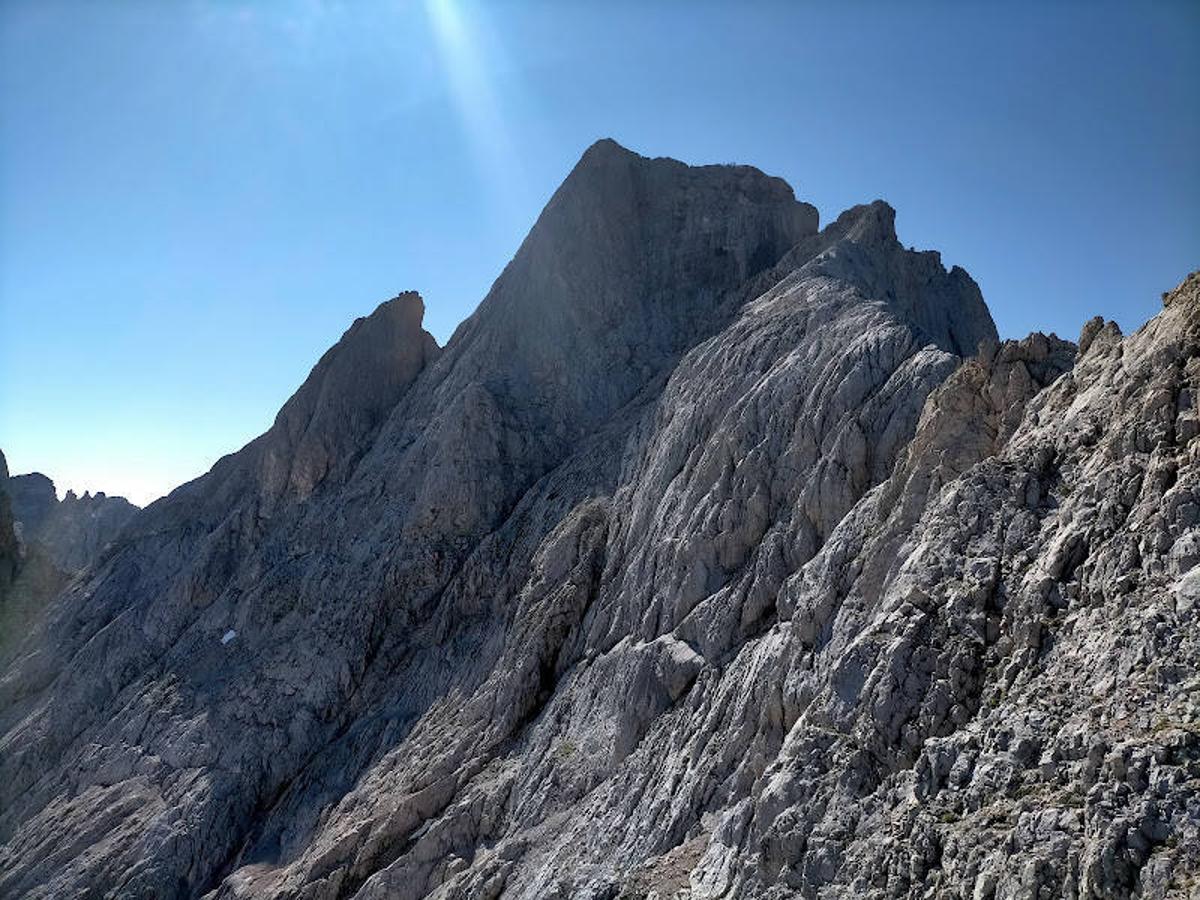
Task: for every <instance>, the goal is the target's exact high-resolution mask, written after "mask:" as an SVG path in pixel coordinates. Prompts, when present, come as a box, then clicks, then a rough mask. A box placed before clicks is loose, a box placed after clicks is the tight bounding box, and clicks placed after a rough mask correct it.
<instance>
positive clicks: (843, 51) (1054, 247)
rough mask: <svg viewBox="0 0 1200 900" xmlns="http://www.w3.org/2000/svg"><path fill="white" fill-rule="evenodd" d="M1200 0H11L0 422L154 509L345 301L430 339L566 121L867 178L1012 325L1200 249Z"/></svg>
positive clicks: (1063, 309) (1103, 305) (1143, 301)
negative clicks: (413, 325) (413, 300)
mask: <svg viewBox="0 0 1200 900" xmlns="http://www.w3.org/2000/svg"><path fill="white" fill-rule="evenodd" d="M1198 46H1200V4H1196V3H1194V2H1192V3H1179V4H1167V3H1159V4H1148V3H1138V4H1129V5H1122V6H1117V5H1107V4H1097V3H1078V4H1064V5H1057V6H1053V5H1051V6H1045V5H1042V4H1037V5H1029V6H1021V5H1017V4H1013V3H1001V4H991V5H983V4H976V3H952V4H951V3H946V4H941V3H937V4H934V3H930V4H925V5H919V4H872V5H868V4H843V3H837V4H834V3H832V2H831V3H828V4H807V3H786V4H785V3H780V4H770V3H765V2H757V3H729V4H715V3H713V4H705V3H697V2H673V3H666V2H664V3H651V2H629V3H618V2H612V0H607V2H604V3H590V4H584V3H572V2H561V0H560V2H545V3H520V4H518V3H501V2H493V3H487V4H481V3H472V2H469V0H429V2H424V3H423V2H401V0H393V2H386V3H370V2H346V3H332V2H328V3H326V2H296V3H284V2H278V3H276V2H272V3H265V2H263V3H236V2H215V0H211V2H203V0H193V2H182V0H181V2H163V0H147V2H136V0H125V2H107V3H94V2H83V0H80V2H75V3H63V2H53V0H50V2H47V0H41V2H34V0H26V2H18V0H0V448H3V449H4V450H5V452H6V453H7V455H8V458H9V465H10V468H11V469H12V470H13V471H14V472H24V471H29V470H31V469H39V470H42V471H44V472H46V473H47V474H49V475H50V476H51V477H52V478H54V479H55V480H56V481H57V483H58V486H59V488H60V491H61V490H63V489H65V488H68V487H70V488H74V489H76V490H78V491H83V490H85V489H90V490H97V489H99V490H106V491H107V492H108V493H110V494H111V493H123V494H125V495H127V496H129V497H130V498H131V499H133V500H135V501H136V502H140V503H144V502H146V501H148V500H150V499H153V498H154V497H156V496H159V495H161V494H162V493H165V492H166V491H168V490H169V489H170V488H171V487H173V486H175V485H176V484H178V483H181V482H182V481H185V480H187V479H189V478H191V477H194V476H196V475H198V474H200V473H202V472H203V471H205V470H206V469H207V468H208V467H209V466H210V465H211V464H212V463H213V462H214V461H215V460H216V459H217V458H218V457H219V456H220V455H222V454H224V453H226V452H229V451H232V450H235V449H237V448H238V447H239V446H241V445H242V444H243V443H244V442H245V441H247V440H248V439H250V438H251V437H253V436H254V435H255V434H257V433H259V432H261V431H262V430H264V429H265V428H266V427H267V426H268V425H269V424H270V422H271V420H272V418H273V417H274V414H275V411H276V410H277V409H278V407H279V406H280V404H281V403H282V402H283V401H284V400H285V399H286V397H287V396H288V395H289V394H290V393H291V392H292V391H293V390H294V389H295V388H296V387H297V386H298V385H299V383H300V382H301V381H302V380H303V379H304V377H305V375H306V374H307V372H308V370H309V368H310V367H311V366H312V364H313V363H314V362H315V361H316V360H317V358H318V356H319V355H320V354H321V352H322V351H323V350H324V349H325V348H326V347H327V346H329V345H330V344H331V343H333V342H334V341H335V340H336V339H337V337H338V336H339V335H340V334H341V332H342V331H343V330H344V329H345V328H346V327H347V326H348V325H349V323H350V322H351V320H352V319H353V318H354V317H355V316H358V315H363V314H365V313H367V312H370V310H371V309H373V308H374V307H375V305H376V304H378V303H379V302H380V301H382V300H385V299H387V298H388V297H390V296H393V295H394V294H396V293H397V292H398V291H400V290H402V289H409V288H412V289H417V290H420V291H421V292H422V294H423V295H424V297H425V301H426V306H427V309H428V312H427V315H426V326H427V327H428V328H429V329H430V330H431V331H432V332H433V333H434V334H435V335H436V336H437V338H438V339H439V341H442V342H444V341H445V340H446V338H447V337H449V335H450V333H451V332H452V331H453V329H454V327H455V325H456V324H457V323H458V322H459V321H461V320H462V319H463V318H464V317H465V316H466V315H467V314H468V313H470V311H471V310H472V309H473V308H474V307H475V305H476V304H477V303H478V302H479V300H480V299H481V298H482V297H483V295H484V294H485V293H486V291H487V289H488V287H489V286H490V284H491V282H492V280H493V279H494V278H495V277H496V275H497V274H498V273H499V271H500V269H501V267H502V266H503V265H504V264H505V262H507V261H508V259H509V258H510V257H511V256H512V254H513V252H514V251H515V250H516V248H517V245H518V244H519V243H520V240H521V238H522V237H523V236H524V234H525V232H526V230H527V229H528V227H529V226H530V225H531V224H532V222H533V220H534V218H535V217H536V215H537V213H538V211H539V210H540V209H541V207H542V205H543V204H544V203H545V202H546V200H547V199H548V198H549V196H550V194H551V193H552V192H553V190H554V188H555V187H556V186H557V184H558V183H559V182H560V181H561V180H562V178H563V177H564V176H565V175H566V173H567V172H568V171H569V170H570V168H571V166H572V165H573V164H574V162H575V160H576V159H577V158H578V157H579V155H580V153H581V152H582V151H583V150H584V148H585V147H586V146H587V145H588V144H590V143H591V142H592V141H594V140H595V139H596V138H599V137H602V136H611V137H614V138H616V139H617V140H618V141H620V142H622V143H623V144H625V145H626V146H628V147H630V148H632V149H634V150H637V151H639V152H641V153H644V154H647V155H670V156H675V157H678V158H680V159H683V160H685V161H688V162H695V163H708V162H743V163H750V164H753V165H756V166H758V167H759V168H761V169H763V170H765V171H767V172H770V173H772V174H777V175H781V176H783V177H785V178H786V179H787V180H788V181H789V182H790V183H791V184H792V186H793V187H794V188H795V189H796V192H797V195H798V196H799V197H801V198H803V199H806V200H808V201H810V202H812V203H814V204H815V205H816V206H817V207H818V209H820V211H821V218H822V221H823V222H825V221H828V220H830V219H831V218H833V217H834V216H836V215H837V213H838V212H840V211H841V210H842V209H844V208H845V207H847V206H850V205H852V204H854V203H858V202H863V201H867V200H871V199H874V198H876V197H883V198H885V199H887V200H888V201H890V202H891V203H892V205H893V206H895V207H896V209H897V210H898V215H897V228H898V230H899V232H900V238H901V240H903V241H904V242H905V243H907V244H914V245H916V246H918V247H922V248H934V249H938V250H941V251H942V255H943V260H944V261H945V262H946V263H947V265H949V264H959V265H962V266H963V267H965V268H966V269H967V270H968V271H970V272H971V273H972V274H973V275H974V276H975V278H976V280H978V281H979V283H980V285H981V287H982V289H983V292H984V296H985V297H986V298H987V300H988V303H989V305H990V306H991V309H992V313H993V315H994V316H995V318H996V321H997V323H998V325H999V328H1000V331H1001V333H1002V334H1003V335H1005V336H1020V335H1023V334H1025V333H1027V332H1028V331H1030V330H1032V329H1042V330H1047V331H1049V330H1054V331H1057V332H1058V333H1059V334H1061V335H1063V336H1066V337H1070V338H1075V337H1076V336H1077V335H1078V332H1079V328H1080V326H1081V325H1082V323H1083V322H1084V321H1085V320H1086V319H1087V318H1089V317H1090V316H1092V315H1096V314H1099V315H1103V316H1105V317H1108V318H1113V319H1116V320H1117V321H1118V322H1119V323H1120V324H1121V326H1122V327H1123V328H1125V329H1126V330H1129V329H1132V328H1136V327H1137V326H1138V325H1140V324H1141V323H1142V322H1143V321H1145V320H1146V319H1147V318H1148V317H1150V316H1151V315H1153V314H1154V312H1155V311H1156V310H1157V309H1158V308H1159V305H1160V301H1159V296H1160V293H1161V292H1162V291H1164V290H1167V289H1169V288H1171V287H1173V286H1174V285H1175V284H1176V283H1178V282H1179V281H1180V280H1182V278H1183V277H1184V275H1186V274H1187V272H1188V271H1190V270H1191V269H1193V268H1196V267H1197V266H1200V160H1198V158H1197V156H1198V148H1200V53H1198V52H1197V49H1196V48H1197V47H1198Z"/></svg>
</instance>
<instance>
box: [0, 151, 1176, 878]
mask: <svg viewBox="0 0 1200 900" xmlns="http://www.w3.org/2000/svg"><path fill="white" fill-rule="evenodd" d="M1198 293H1200V278H1197V277H1193V278H1191V279H1189V281H1188V282H1186V283H1185V284H1184V285H1183V286H1182V287H1181V288H1180V289H1179V291H1177V292H1175V293H1174V294H1173V295H1172V299H1171V302H1170V303H1169V304H1168V305H1167V306H1166V308H1165V310H1164V312H1163V313H1162V314H1160V316H1159V317H1158V318H1156V319H1155V320H1154V321H1153V322H1152V323H1150V324H1149V325H1148V326H1146V328H1144V329H1142V330H1141V331H1140V332H1138V333H1137V334H1135V335H1132V336H1130V337H1129V338H1122V337H1121V335H1120V334H1119V332H1117V331H1115V328H1109V327H1108V326H1102V325H1101V326H1097V327H1092V326H1091V325H1089V330H1088V331H1086V332H1085V338H1084V339H1083V340H1081V346H1083V347H1084V349H1083V350H1081V352H1080V355H1079V358H1078V360H1076V359H1075V350H1074V348H1073V346H1072V345H1070V344H1068V343H1066V342H1063V341H1060V340H1058V339H1057V338H1054V337H1045V336H1043V335H1031V336H1030V337H1029V338H1027V339H1025V340H1023V341H1020V342H1005V343H1004V344H1000V343H999V342H998V340H997V336H996V332H995V328H994V326H993V324H992V321H991V317H990V315H989V314H988V312H987V309H986V307H985V306H984V304H983V301H982V298H981V297H980V295H979V291H978V288H977V287H976V286H975V284H974V282H972V281H971V280H970V278H969V276H967V275H966V273H964V272H962V270H959V269H954V270H951V271H949V272H947V271H946V270H945V269H944V268H943V267H942V266H941V263H940V261H939V259H938V257H937V255H936V254H932V253H917V252H913V251H907V250H905V249H904V248H903V247H902V246H901V245H900V243H899V241H898V240H897V238H896V234H895V231H894V225H893V212H892V210H891V209H890V207H888V206H887V205H886V204H883V203H881V202H876V203H874V204H870V205H868V206H863V207H856V208H854V209H852V210H849V211H847V212H846V213H845V214H843V215H842V216H841V217H839V218H838V219H837V220H836V221H835V222H834V223H833V224H831V225H829V226H827V227H826V228H825V229H824V230H822V231H818V230H817V222H816V213H815V211H814V210H813V209H812V208H811V207H809V206H807V205H805V204H801V203H798V202H797V201H796V200H795V199H794V197H793V196H792V193H791V190H790V188H788V187H787V186H786V185H785V184H784V183H783V182H781V181H779V180H778V179H773V178H769V177H767V176H765V175H763V174H761V173H759V172H757V171H756V170H754V169H749V168H744V167H703V168H689V167H687V166H684V165H683V164H681V163H677V162H674V161H671V160H648V159H644V158H642V157H638V156H636V155H635V154H632V153H630V152H628V151H626V150H624V149H622V148H620V147H618V146H617V145H616V144H613V143H612V142H610V141H603V142H600V143H599V144H597V145H596V146H594V147H593V148H591V149H590V150H589V151H588V152H587V153H586V154H585V155H584V157H583V159H582V160H581V161H580V163H579V165H578V166H577V167H576V169H575V170H574V171H573V172H572V173H571V175H570V177H569V178H568V179H567V181H566V182H565V183H564V184H563V186H562V187H561V188H560V189H559V191H558V192H557V193H556V194H555V196H554V198H552V200H551V201H550V203H549V204H548V206H547V208H546V210H545V211H544V212H543V214H542V216H541V217H540V218H539V220H538V222H537V224H536V225H535V226H534V228H533V230H532V231H531V232H530V235H529V236H528V237H527V238H526V240H525V242H524V243H523V244H522V247H521V249H520V251H519V252H518V254H517V256H516V258H515V259H514V260H513V261H512V262H511V263H510V264H509V266H508V267H507V268H506V269H505V271H504V272H503V273H502V274H501V276H500V278H499V279H498V280H497V282H496V284H495V285H494V286H493V288H492V290H491V292H490V293H489V295H488V297H487V298H485V300H484V302H483V303H482V304H481V306H480V308H479V310H478V311H477V312H476V313H475V314H474V315H473V316H472V317H471V318H470V319H469V320H468V321H467V322H465V323H464V324H463V325H462V326H461V327H460V328H459V330H458V331H457V332H456V333H455V335H454V337H453V338H452V339H451V340H450V342H449V343H448V345H447V346H446V348H445V349H444V351H442V352H440V353H439V352H438V351H437V350H436V348H435V346H434V345H433V344H432V341H431V339H429V338H428V336H427V335H426V334H424V332H422V331H421V329H420V308H419V300H417V299H416V298H415V295H407V299H406V297H405V296H402V297H401V298H398V299H397V300H396V301H391V304H392V305H388V304H385V306H384V307H381V308H380V310H377V311H376V313H375V314H373V315H372V316H371V317H368V318H367V319H366V320H361V321H360V323H358V324H357V325H356V326H355V328H352V329H351V331H350V332H348V333H347V335H346V336H345V337H344V338H343V339H342V341H341V342H340V343H339V344H338V345H337V346H336V347H335V348H334V349H333V350H331V351H330V353H329V354H327V355H326V357H324V358H323V359H322V362H321V363H320V364H319V365H318V367H317V368H316V369H314V372H313V375H312V376H310V379H309V381H308V382H306V383H305V386H304V387H302V388H301V390H300V391H299V392H298V393H297V395H296V396H295V397H294V398H293V399H292V400H291V401H289V403H288V404H287V405H286V406H285V407H284V410H283V411H282V412H281V413H280V416H279V418H278V419H277V420H276V423H275V425H274V426H273V427H272V429H271V430H270V431H269V432H267V434H265V435H264V436H263V437H262V438H259V439H258V440H257V441H255V442H252V443H251V444H250V445H248V446H247V447H246V448H244V449H243V450H242V451H240V452H239V453H237V454H234V455H232V456H230V457H227V458H226V459H224V460H222V461H221V462H220V463H218V465H217V466H216V467H214V469H213V471H212V472H210V473H209V474H207V475H206V476H204V477H202V478H201V479H198V480H197V481H196V482H193V483H191V484H189V485H186V486H184V487H183V488H180V489H179V490H178V491H176V492H175V493H173V494H172V495H171V496H170V497H168V498H166V499H165V500H163V501H160V502H159V503H156V504H153V505H152V506H151V507H149V508H148V509H146V510H145V511H143V512H141V513H140V514H138V516H137V517H136V518H135V519H134V520H133V521H132V522H131V523H130V524H129V525H128V526H127V528H126V529H125V531H124V532H123V535H122V538H121V540H120V541H119V542H118V544H117V545H116V546H115V547H114V548H112V549H111V550H110V551H109V552H107V553H106V554H104V555H103V557H102V558H101V559H100V560H99V561H97V562H96V563H95V564H94V565H93V566H92V567H91V568H90V569H89V570H88V571H87V572H85V574H84V575H83V577H81V578H78V579H76V580H75V581H74V582H72V583H71V585H69V586H68V587H67V589H66V590H65V591H63V593H62V594H61V595H59V597H58V598H57V599H56V600H55V602H54V603H53V604H52V605H51V607H50V608H49V610H48V612H47V615H46V616H45V617H44V618H43V619H42V620H40V622H39V624H38V627H37V628H36V629H35V630H34V631H31V633H30V634H29V635H28V637H27V638H25V639H24V640H23V642H22V643H21V646H20V648H19V651H18V652H17V653H16V658H15V659H14V660H13V661H12V662H11V664H9V665H8V667H7V669H6V671H5V672H4V674H3V677H2V678H0V735H2V736H0V841H2V842H3V849H0V893H3V894H5V895H6V896H8V895H12V896H29V897H52V896H71V895H76V894H79V895H94V896H122V897H126V896H129V897H141V896H146V897H191V896H209V897H213V898H235V897H277V898H284V897H286V898H314V900H315V898H335V897H357V898H364V900H365V898H384V897H387V898H407V897H411V898H418V897H437V898H445V900H448V898H468V897H469V898H475V897H499V896H501V895H503V896H505V897H517V898H522V897H528V898H534V897H564V898H565V897H596V898H601V897H604V898H615V897H625V898H631V897H650V896H656V897H667V896H671V897H694V898H699V897H711V898H715V897H734V896H736V897H764V898H766V897H783V896H803V897H834V896H876V897H908V896H911V897H917V896H922V897H923V896H957V897H979V898H1000V897H1027V896H1039V895H1041V896H1076V897H1085V896H1102V897H1117V896H1131V895H1133V894H1134V893H1140V895H1142V896H1180V897H1182V896H1186V895H1187V891H1188V890H1189V889H1190V887H1189V886H1194V884H1195V883H1196V877H1197V872H1198V871H1200V860H1198V859H1197V857H1196V852H1195V850H1194V848H1195V847H1197V846H1200V834H1198V833H1197V831H1198V827H1200V826H1198V825H1197V823H1198V822H1200V807H1198V806H1197V793H1196V791H1195V785H1196V778H1197V777H1198V776H1197V772H1198V770H1197V768H1196V767H1197V760H1198V759H1200V744H1197V742H1196V741H1197V739H1196V735H1197V733H1198V732H1197V730H1196V729H1197V727H1200V726H1198V725H1197V714H1196V712H1195V710H1196V703H1197V700H1198V699H1200V683H1196V682H1195V672H1196V669H1197V666H1196V664H1197V662H1198V661H1200V646H1198V644H1197V636H1196V630H1195V628H1194V627H1192V626H1194V616H1193V613H1194V610H1193V609H1192V608H1191V607H1188V608H1184V609H1181V608H1180V605H1179V603H1178V602H1177V599H1178V597H1179V595H1180V594H1179V585H1180V584H1183V583H1184V581H1185V580H1186V579H1187V578H1188V574H1187V573H1188V572H1189V571H1190V567H1191V565H1193V564H1194V559H1195V557H1196V555H1197V553H1196V550H1195V547H1196V544H1195V542H1194V534H1195V528H1196V525H1197V520H1198V519H1200V505H1198V504H1197V500H1196V489H1197V470H1196V465H1195V462H1194V459H1195V453H1194V452H1193V451H1194V446H1193V442H1192V437H1193V436H1194V434H1195V432H1194V430H1191V427H1190V426H1189V424H1188V423H1189V422H1193V421H1194V420H1195V400H1194V398H1195V397H1197V396H1200V393H1198V391H1200V385H1197V384H1196V381H1197V377H1198V375H1200V363H1197V361H1196V358H1197V352H1196V348H1197V337H1198V334H1200V296H1198ZM965 357H972V358H970V359H969V360H966V361H964V358H965ZM1176 547H1178V549H1175V548H1176ZM1189 583H1190V582H1189ZM1185 593H1186V589H1185ZM1189 879H1190V880H1189Z"/></svg>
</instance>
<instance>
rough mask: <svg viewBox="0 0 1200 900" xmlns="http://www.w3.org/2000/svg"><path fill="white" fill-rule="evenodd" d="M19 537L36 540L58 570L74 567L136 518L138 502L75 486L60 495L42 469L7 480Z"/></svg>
mask: <svg viewBox="0 0 1200 900" xmlns="http://www.w3.org/2000/svg"><path fill="white" fill-rule="evenodd" d="M8 491H9V494H10V496H11V498H12V510H13V518H14V520H15V523H16V531H17V533H18V535H19V537H20V539H21V540H22V541H23V542H24V543H26V544H28V545H37V546H38V547H39V548H40V550H41V551H42V552H43V553H45V555H46V557H47V558H48V560H49V561H50V562H51V563H52V564H53V565H54V566H55V567H56V568H57V569H59V571H61V572H64V573H68V574H70V573H74V572H78V571H80V570H81V569H84V568H85V567H87V566H88V565H89V564H91V563H92V562H94V561H95V560H96V559H97V557H99V555H100V553H101V552H102V551H103V550H104V548H105V547H107V546H108V544H109V543H110V542H111V541H113V540H114V539H115V538H116V537H117V536H118V535H119V534H120V533H121V529H122V528H124V527H125V524H126V523H127V522H129V520H130V519H132V518H133V515H134V513H136V512H137V511H138V507H136V506H134V505H133V504H132V503H130V502H129V501H128V500H126V499H125V498H124V497H109V496H107V495H106V494H104V493H103V492H98V493H96V494H91V493H85V494H84V495H83V496H82V497H79V496H77V495H76V494H75V492H74V491H67V495H66V496H65V497H64V498H63V499H62V500H59V499H58V494H57V492H56V491H55V488H54V482H53V481H51V480H50V479H49V478H47V477H46V476H45V475H43V474H42V473H41V472H32V473H30V474H28V475H16V476H14V477H12V478H10V479H9V480H8Z"/></svg>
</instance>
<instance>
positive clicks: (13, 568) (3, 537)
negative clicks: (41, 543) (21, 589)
mask: <svg viewBox="0 0 1200 900" xmlns="http://www.w3.org/2000/svg"><path fill="white" fill-rule="evenodd" d="M9 490H10V482H9V477H8V461H7V460H6V459H5V458H4V453H3V451H0V603H3V602H4V600H5V598H6V597H7V595H8V591H9V589H10V588H11V587H12V583H13V580H14V579H15V578H16V576H17V563H18V562H19V560H20V555H21V553H20V546H19V545H18V543H17V532H16V528H15V527H14V521H13V514H12V497H11V495H10V494H9Z"/></svg>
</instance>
